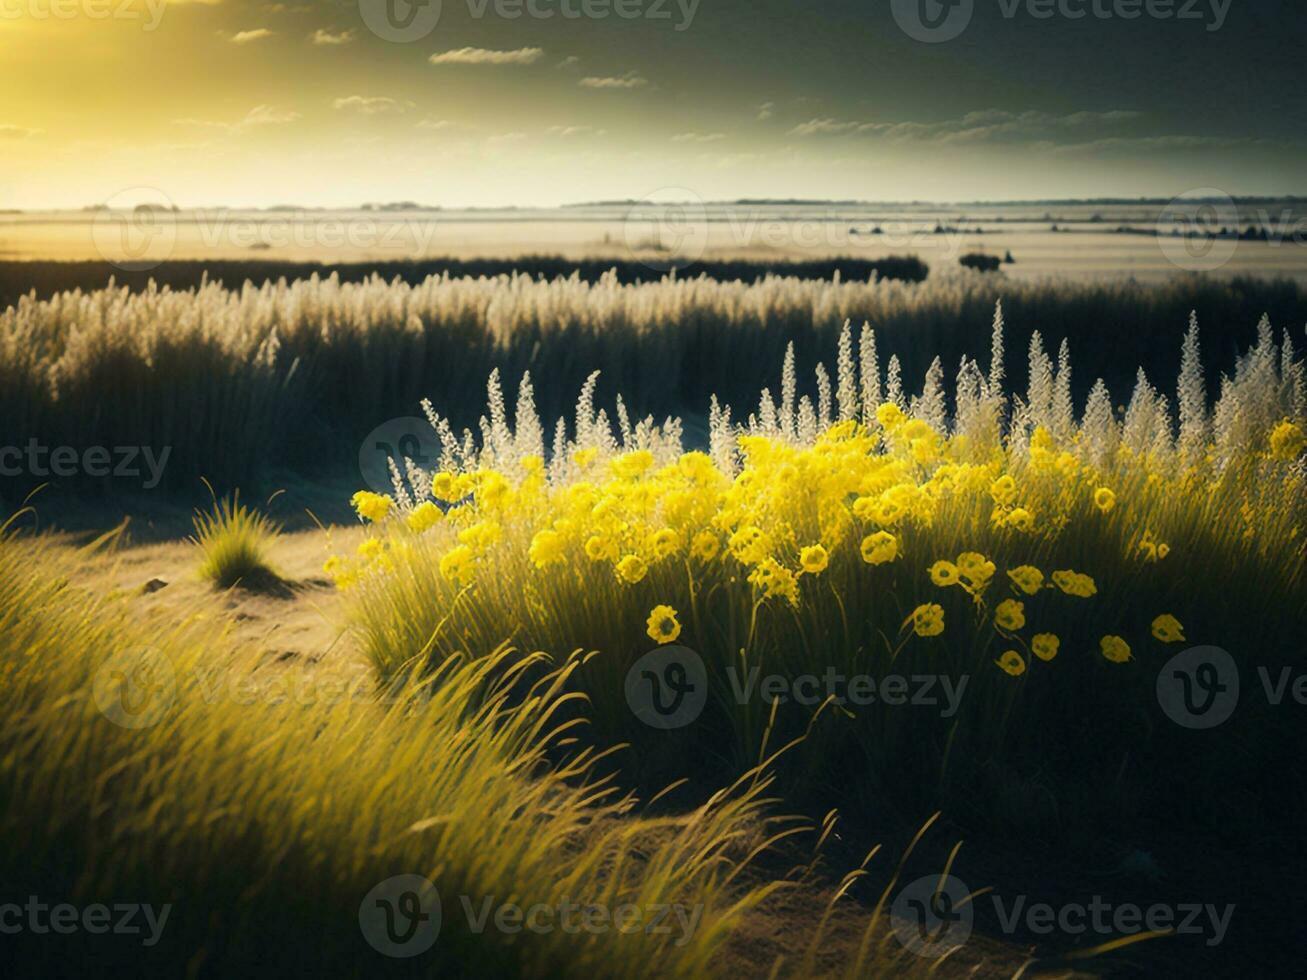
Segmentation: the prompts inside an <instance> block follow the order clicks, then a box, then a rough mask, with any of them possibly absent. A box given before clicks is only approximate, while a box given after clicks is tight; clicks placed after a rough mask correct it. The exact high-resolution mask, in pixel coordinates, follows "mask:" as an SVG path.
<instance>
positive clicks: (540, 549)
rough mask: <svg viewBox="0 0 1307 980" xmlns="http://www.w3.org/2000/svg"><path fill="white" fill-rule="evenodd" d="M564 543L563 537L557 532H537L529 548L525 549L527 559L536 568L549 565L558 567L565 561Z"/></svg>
mask: <svg viewBox="0 0 1307 980" xmlns="http://www.w3.org/2000/svg"><path fill="white" fill-rule="evenodd" d="M565 544H566V542H565V541H564V539H563V536H562V535H561V534H559V533H558V532H557V531H551V530H549V529H547V528H546V529H545V530H543V531H537V532H536V535H535V537H533V538H532V539H531V546H530V548H528V549H527V557H528V558H530V559H531V563H532V564H533V565H535V567H536V568H548V567H549V566H550V565H560V564H562V563H564V562H565V561H567V555H566V553H565V550H564V546H565Z"/></svg>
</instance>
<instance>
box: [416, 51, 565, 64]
mask: <svg viewBox="0 0 1307 980" xmlns="http://www.w3.org/2000/svg"><path fill="white" fill-rule="evenodd" d="M544 53H545V50H544V48H517V49H516V50H513V51H492V50H490V49H488V48H457V49H455V50H453V51H442V52H440V53H439V54H433V55H432V56H431V57H430V58H429V59H428V60H429V61H430V62H431V63H432V64H433V65H533V64H535V63H536V62H537V61H539V60H540V58H541V56H542V55H543V54H544Z"/></svg>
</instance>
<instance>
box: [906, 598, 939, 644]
mask: <svg viewBox="0 0 1307 980" xmlns="http://www.w3.org/2000/svg"><path fill="white" fill-rule="evenodd" d="M909 619H910V620H911V621H912V630H913V632H914V633H916V634H917V635H918V636H939V634H941V633H943V632H944V607H943V606H939V605H936V604H935V603H933V602H932V603H926V604H925V605H922V606H918V607H917V608H916V609H914V610H912V615H911V616H910V617H909Z"/></svg>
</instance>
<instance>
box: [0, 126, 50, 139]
mask: <svg viewBox="0 0 1307 980" xmlns="http://www.w3.org/2000/svg"><path fill="white" fill-rule="evenodd" d="M42 132H43V130H40V129H28V128H27V127H26V126H0V140H25V139H27V138H28V137H30V136H40V135H41V133H42Z"/></svg>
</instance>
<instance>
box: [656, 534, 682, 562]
mask: <svg viewBox="0 0 1307 980" xmlns="http://www.w3.org/2000/svg"><path fill="white" fill-rule="evenodd" d="M680 547H681V536H680V535H679V534H677V533H676V532H675V531H673V530H672V529H671V528H670V527H665V528H663V529H662V530H660V531H655V532H654V533H653V535H652V536H651V537H650V538H649V551H650V552H651V553H652V554H653V556H654V558H655V559H656V560H658V561H662V560H663V559H664V558H670V557H671V556H672V555H674V554H676V552H677V551H678V550H680Z"/></svg>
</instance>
